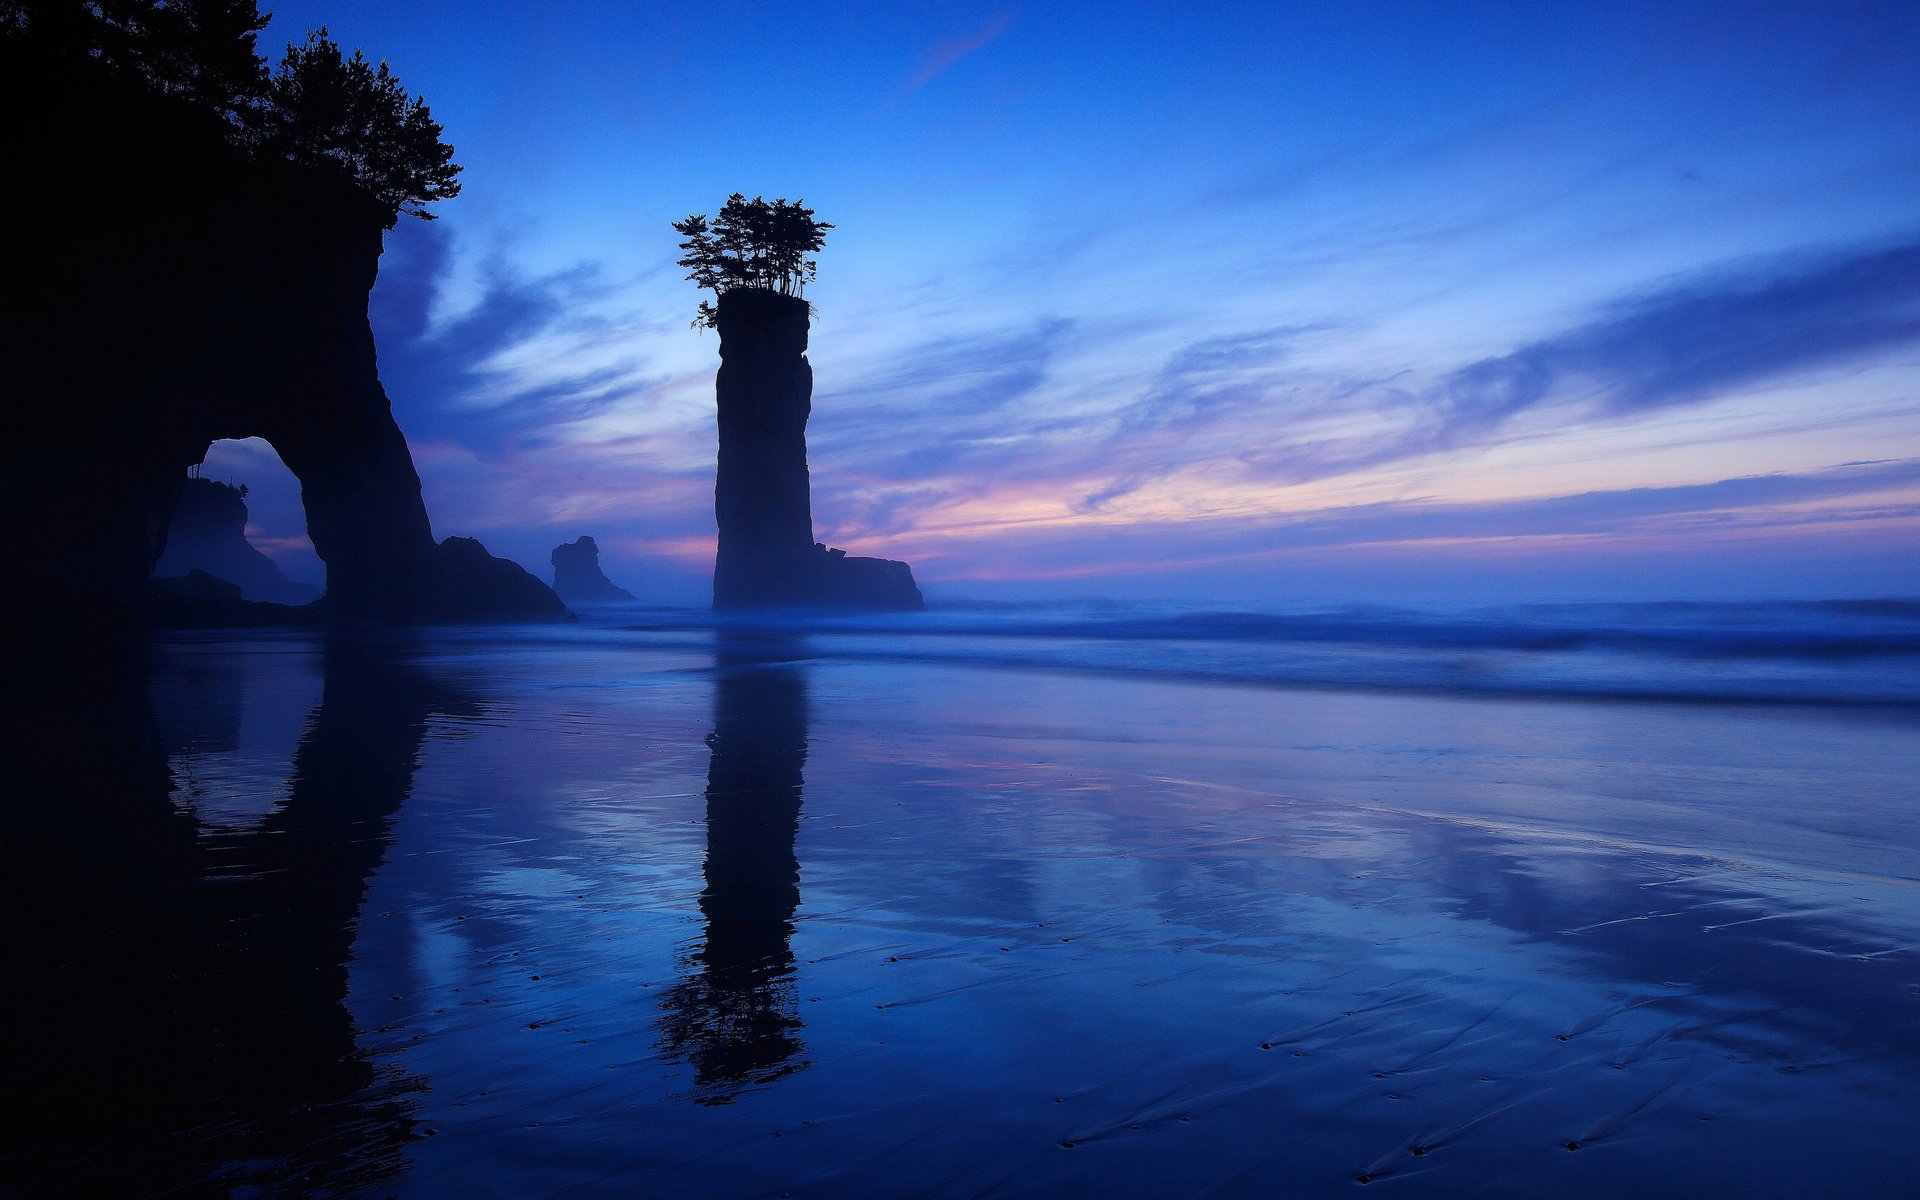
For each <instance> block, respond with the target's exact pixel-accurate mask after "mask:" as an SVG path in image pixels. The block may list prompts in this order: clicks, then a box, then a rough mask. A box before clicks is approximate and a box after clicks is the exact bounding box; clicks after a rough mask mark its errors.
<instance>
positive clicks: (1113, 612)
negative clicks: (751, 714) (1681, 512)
mask: <svg viewBox="0 0 1920 1200" xmlns="http://www.w3.org/2000/svg"><path fill="white" fill-rule="evenodd" d="M586 620H587V622H588V623H590V624H592V625H594V626H605V627H610V628H613V629H623V630H626V631H630V632H633V633H636V634H640V635H645V636H649V637H653V636H662V635H665V636H675V635H687V636H693V637H700V636H704V635H705V633H706V631H709V630H712V629H730V628H731V629H764V630H780V629H792V630H805V631H806V632H807V633H808V636H809V645H810V646H811V647H812V649H813V652H814V653H818V654H822V655H826V656H830V657H837V658H871V659H879V660H887V659H900V660H908V659H921V660H930V661H953V662H971V663H976V664H980V665H1003V666H1023V665H1024V666H1044V667H1048V668H1054V669H1073V670H1084V671H1095V672H1110V673H1119V674H1130V675H1147V676H1159V677H1164V678H1185V679H1195V680H1211V681H1218V682H1234V683H1247V684H1268V685H1275V686H1316V687H1344V688H1369V689H1386V690H1422V691H1440V692H1461V693H1485V694H1512V695H1564V696H1588V697H1612V698H1621V699H1634V698H1640V699H1668V700H1701V701H1729V702H1740V703H1813V704H1841V705H1875V706H1882V705H1885V706H1895V707H1905V706H1912V705H1915V704H1920V601H1911V600H1836V601H1817V602H1773V603H1760V602H1754V603H1731V602H1711V603H1708V602H1685V601H1672V602H1664V603H1605V604H1574V603H1562V604H1526V605H1508V606H1490V605H1457V606H1451V607H1427V608H1411V607H1388V606H1350V607H1338V608H1326V607H1300V608H1295V609H1274V610H1267V611H1259V610H1246V609H1222V608H1214V607H1209V606H1204V605H1197V604H1180V603H1170V602H1161V603H1147V602H1132V603H1123V602H1109V601H1088V602H1080V603H1029V604H1012V603H1009V604H972V605H960V606H947V607H944V608H940V609H937V610H935V611H932V612H928V613H924V614H905V615H874V614H858V615H845V616H838V617H831V616H829V617H822V616H820V615H819V614H798V613H795V614H787V615H785V616H782V615H781V614H777V613H775V614H764V613H763V614H757V615H753V616H746V617H741V616H735V617H723V616H715V615H713V614H709V613H705V612H688V611H672V610H648V609H644V608H639V607H634V608H623V607H609V608H599V609H591V610H588V611H587V615H586Z"/></svg>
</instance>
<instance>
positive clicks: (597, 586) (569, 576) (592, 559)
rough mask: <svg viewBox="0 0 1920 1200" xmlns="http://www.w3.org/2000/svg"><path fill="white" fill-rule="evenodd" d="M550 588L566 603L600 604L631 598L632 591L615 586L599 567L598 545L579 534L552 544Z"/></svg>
mask: <svg viewBox="0 0 1920 1200" xmlns="http://www.w3.org/2000/svg"><path fill="white" fill-rule="evenodd" d="M552 562H553V590H554V592H555V593H556V594H557V595H558V596H559V597H560V599H562V600H564V601H566V602H567V603H568V604H599V603H605V602H607V601H610V600H631V599H633V593H632V592H629V591H628V590H627V589H625V588H623V587H615V586H614V583H613V580H611V579H608V578H607V576H606V573H605V572H604V571H602V570H601V569H600V547H599V545H598V543H596V542H595V541H594V540H593V539H592V538H590V537H588V536H587V535H586V534H581V535H580V536H579V537H578V538H577V539H575V540H574V541H571V542H568V543H566V544H565V545H563V546H555V547H554V548H553V557H552Z"/></svg>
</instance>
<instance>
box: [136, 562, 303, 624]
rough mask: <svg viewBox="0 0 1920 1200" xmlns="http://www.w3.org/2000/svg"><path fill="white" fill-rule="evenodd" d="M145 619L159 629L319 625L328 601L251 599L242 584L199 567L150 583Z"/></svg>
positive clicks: (159, 578) (156, 579)
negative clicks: (245, 595) (243, 590)
mask: <svg viewBox="0 0 1920 1200" xmlns="http://www.w3.org/2000/svg"><path fill="white" fill-rule="evenodd" d="M148 593H149V594H148V602H147V606H146V620H147V622H148V624H150V625H151V626H153V627H154V628H156V629H229V628H236V627H253V626H259V625H317V624H319V623H320V622H321V621H323V620H324V619H325V609H326V603H325V601H321V602H319V603H314V604H275V603H273V602H272V601H267V600H248V599H245V598H243V597H242V596H241V594H240V585H239V584H237V583H230V582H228V581H227V580H225V579H220V578H216V577H215V576H212V575H209V574H207V573H206V572H205V571H201V570H198V569H195V570H192V571H188V572H187V573H186V574H185V575H174V576H164V577H158V578H155V579H154V580H152V582H151V583H150V584H149V585H148Z"/></svg>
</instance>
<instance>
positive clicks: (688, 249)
mask: <svg viewBox="0 0 1920 1200" xmlns="http://www.w3.org/2000/svg"><path fill="white" fill-rule="evenodd" d="M832 228H833V226H832V225H830V224H828V223H827V222H825V221H816V220H814V218H813V210H812V209H810V208H808V207H807V206H806V204H805V203H804V202H802V201H799V200H793V201H788V200H784V199H781V200H775V201H773V202H771V203H768V201H767V200H766V199H765V198H764V197H761V196H755V197H754V198H753V199H751V200H749V199H747V198H746V197H745V196H743V195H741V194H740V193H739V192H735V193H734V194H733V195H731V196H729V197H727V202H726V204H724V205H722V206H721V208H720V213H719V215H718V216H716V217H714V218H713V220H712V221H709V220H708V219H707V215H706V214H705V213H696V214H694V215H692V216H690V217H688V218H686V219H685V220H684V221H675V222H674V223H673V229H674V232H675V233H678V234H680V235H681V237H683V238H685V239H686V240H685V241H683V242H681V243H680V249H681V250H682V251H683V254H682V257H681V258H680V259H679V260H678V263H677V265H679V266H682V267H685V268H687V278H688V279H690V280H692V281H693V283H694V284H695V285H696V286H698V287H702V288H706V289H708V290H710V291H712V292H713V294H714V297H715V298H716V299H718V298H719V297H720V296H723V295H725V294H726V293H727V292H730V291H732V290H734V289H735V288H761V289H763V290H766V291H770V292H778V293H779V294H780V295H783V296H798V295H801V294H803V293H804V292H805V290H806V285H807V283H808V282H809V281H811V280H812V279H813V275H814V270H815V268H817V267H818V266H819V263H818V262H817V261H816V260H814V259H812V258H809V257H807V256H808V255H810V254H814V253H816V252H818V251H819V249H820V247H821V246H822V245H823V244H825V242H826V239H827V230H829V229H832ZM714 317H715V309H714V307H713V305H712V304H711V303H709V302H707V301H705V300H703V301H701V302H700V309H699V315H698V316H696V317H695V318H694V322H693V323H694V324H695V325H707V326H711V325H712V324H713V322H714Z"/></svg>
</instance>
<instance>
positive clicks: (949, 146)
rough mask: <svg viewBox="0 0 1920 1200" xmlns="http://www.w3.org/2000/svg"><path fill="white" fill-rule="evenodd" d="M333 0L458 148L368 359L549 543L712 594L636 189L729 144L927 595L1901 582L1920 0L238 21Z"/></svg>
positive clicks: (517, 12) (649, 586) (712, 162)
mask: <svg viewBox="0 0 1920 1200" xmlns="http://www.w3.org/2000/svg"><path fill="white" fill-rule="evenodd" d="M323 22H324V23H326V24H327V25H329V26H330V28H331V30H332V32H333V34H334V36H335V37H336V38H337V39H338V40H340V41H341V42H342V44H343V45H347V46H361V47H364V48H365V49H366V50H367V52H368V53H369V55H371V56H373V57H376V58H378V57H385V58H386V59H388V60H389V61H390V62H391V63H392V65H393V68H394V69H395V71H396V72H397V73H398V74H399V76H400V78H401V79H402V80H403V81H404V82H405V83H406V84H407V86H408V87H409V88H410V89H412V90H414V91H416V92H419V93H422V94H424V95H425V96H426V98H427V100H428V102H429V103H430V104H431V105H432V107H433V111H434V114H435V116H436V117H437V118H438V119H439V120H440V121H441V122H442V123H443V124H444V125H445V126H446V128H447V136H448V139H449V140H450V141H451V142H452V143H453V144H454V145H455V147H456V148H457V150H458V158H459V161H461V162H462V163H463V164H464V165H465V167H466V173H465V174H464V175H463V176H462V179H463V182H464V184H465V192H464V193H463V195H462V196H460V197H459V198H458V199H457V200H454V201H451V202H448V203H446V204H443V205H440V206H439V207H438V211H439V213H440V215H441V217H442V219H441V220H439V221H435V222H431V223H425V222H418V221H406V222H404V223H403V224H402V225H401V226H400V227H399V228H398V229H396V230H395V231H394V232H393V233H392V234H391V235H389V239H388V251H387V257H386V261H385V264H384V267H383V270H382V276H381V282H380V284H379V286H378V288H377V289H376V294H375V304H374V313H373V316H374V324H375V331H376V336H377V338H378V340H379V346H380V356H381V367H382V375H383V378H384V380H385V382H386V385H387V389H388V392H389V393H390V395H391V396H392V398H393V403H394V410H395V413H396V415H397V416H398V418H399V420H400V423H401V426H402V428H403V429H404V430H405V431H406V433H407V435H408V438H409V441H410V442H411V443H412V445H413V447H414V452H415V456H416V459H417V461H418V465H419V467H420V471H421V475H422V478H423V480H424V482H425V486H426V491H427V498H428V505H429V511H430V512H431V513H432V515H433V519H434V524H435V529H436V532H437V533H439V534H440V535H442V536H444V535H446V534H450V533H460V534H469V535H474V536H478V537H480V538H481V539H482V540H483V541H485V542H486V543H487V544H488V546H489V547H491V548H492V549H494V551H495V552H496V553H504V554H507V555H509V556H512V557H515V558H518V559H519V560H520V561H522V562H523V563H525V564H526V565H528V566H529V567H530V568H533V569H534V570H536V571H537V572H540V573H544V572H545V571H546V555H547V552H548V551H549V550H550V549H551V548H552V547H553V546H554V545H556V544H558V543H559V542H561V541H565V540H571V539H572V538H573V537H575V536H578V535H579V534H582V533H591V534H593V535H594V536H595V537H596V538H597V539H598V540H599V541H600V543H601V545H602V549H603V557H604V560H605V563H606V566H607V568H608V571H609V574H611V575H612V576H613V577H614V578H615V580H616V581H617V582H620V583H622V584H623V585H625V586H627V587H629V588H631V589H632V590H634V591H635V592H636V593H637V594H639V595H641V596H642V597H643V598H647V599H656V600H661V601H668V602H683V601H698V600H699V599H700V598H701V596H702V595H703V594H704V592H705V588H706V583H707V578H708V573H709V571H710V568H711V558H712V537H713V523H712V508H711V505H712V469H713V443H714V430H713V412H712V405H713V399H712V373H713V370H714V367H715V366H716V364H717V356H716V353H715V349H716V342H715V339H714V336H713V335H712V334H711V333H705V334H701V333H696V332H695V331H693V330H692V329H690V328H689V327H688V322H689V320H690V318H691V315H692V311H693V308H694V306H695V304H696V303H697V302H698V299H699V296H698V295H697V294H696V293H695V292H694V290H693V288H692V285H691V284H688V283H685V282H684V281H683V280H682V279H681V278H680V275H681V272H680V271H679V270H677V269H676V268H674V267H673V265H672V260H673V258H674V257H675V256H676V250H675V241H676V235H674V234H673V232H672V230H671V229H670V228H669V222H670V221H672V220H674V219H676V218H678V217H681V216H684V215H686V214H687V213H689V212H696V211H712V210H713V209H714V208H716V207H717V206H718V204H719V203H720V202H721V201H722V200H723V199H724V198H725V196H726V195H727V194H728V193H729V192H732V191H742V192H745V193H746V194H748V195H754V194H762V193H763V194H765V195H767V196H769V197H772V196H786V197H804V198H805V199H806V201H807V202H808V203H809V204H810V205H812V206H813V207H815V208H816V209H817V210H818V212H819V213H820V215H821V217H822V218H823V219H826V220H829V221H832V222H834V223H835V224H836V226H837V228H836V229H835V230H834V231H833V233H832V234H831V235H830V236H829V238H828V242H827V246H826V249H825V251H824V252H823V254H822V256H821V265H820V274H819V279H818V281H817V283H816V284H815V285H814V286H813V287H811V288H810V289H809V293H808V298H809V299H810V300H811V301H812V302H813V304H814V305H815V308H816V317H815V322H814V328H813V345H812V351H811V355H810V357H811V358H812V360H813V363H814V368H815V378H816V385H815V396H814V408H815V412H814V419H813V424H812V427H811V433H812V436H811V445H812V454H811V463H812V468H813V476H814V510H815V522H816V527H817V532H818V535H819V536H820V537H822V538H823V540H826V541H828V542H829V543H831V544H834V545H839V546H843V547H845V548H847V549H849V550H850V551H852V552H854V553H875V554H884V555H887V556H889V557H900V558H906V559H908V560H909V561H912V562H913V563H914V564H915V567H916V571H917V573H918V574H919V575H920V577H921V579H922V582H923V586H924V587H925V588H926V590H927V592H928V593H929V595H930V597H932V598H933V599H935V600H936V601H937V600H938V599H940V598H941V597H946V596H952V597H958V596H1017V595H1061V594H1064V595H1140V596H1149V595H1164V596H1183V597H1193V598H1219V599H1234V600H1274V601H1284V600H1294V599H1343V598H1351V599H1368V600H1395V599H1399V600H1418V599H1421V598H1486V599H1501V598H1517V597H1535V596H1543V597H1556V598H1578V597H1586V596H1701V597H1713V596H1776V595H1777V596H1822V595H1849V594H1853V595H1857V594H1874V595H1893V594H1906V595H1910V594H1916V593H1920V554H1917V553H1916V552H1915V551H1916V548H1920V203H1916V197H1920V106H1916V104H1915V103H1914V99H1913V97H1914V95H1915V94H1916V93H1917V92H1920V87H1917V86H1916V85H1920V10H1915V9H1913V7H1912V6H1911V5H1907V4H1866V5H1858V6H1850V5H1845V4H1832V3H1829V4H1816V5H1787V6H1772V5H1764V4H1739V5H1734V4H1724V5H1720V4H1716V5H1699V4H1687V3H1661V4H1648V5H1634V4H1622V3H1608V4H1592V5H1578V4H1554V5H1521V4H1512V5H1492V4H1488V5H1445V4H1413V3H1395V4H1364V3H1361V4H1343V5H1324V4H1321V5H1305V4H1302V5H1291V4H1278V3H1276V4H1258V5H1245V6H1236V5H1221V6H1214V7H1211V8H1209V9H1208V10H1207V12H1206V13H1205V14H1201V13H1199V11H1198V10H1196V9H1193V8H1192V7H1191V6H1183V5H1172V4H1167V5H1157V4H1156V5H1129V4H1114V3H1107V4H1086V5H1079V4H1024V5H992V4H989V5H970V4H939V5H934V4H926V5H907V4H897V3H896V4H853V3H849V4H827V5H793V4H767V5H756V4H729V5H717V6H714V7H712V8H710V9H705V10H694V9H691V8H689V7H687V6H683V5H671V6H669V5H657V6H656V5H650V4H639V3H632V4H565V3H559V4H556V3H543V4H533V3H526V4H517V3H468V4H462V5H414V6H399V5H391V4H385V3H345V2H339V0H336V2H331V3H315V4H306V3H301V4H281V5H279V6H277V8H276V10H275V19H274V23H273V26H272V27H271V29H270V31H269V34H268V35H267V39H268V40H267V44H268V45H270V46H271V48H272V53H273V54H274V55H275V56H276V57H277V54H278V51H279V48H280V45H281V44H282V43H284V42H285V41H287V40H289V39H294V38H298V37H300V36H302V34H303V32H304V30H305V29H306V28H307V27H309V26H317V25H319V24H321V23H323ZM258 457H259V453H258V450H257V448H249V447H246V446H232V445H225V446H222V447H220V448H217V451H216V454H215V456H214V457H213V458H212V459H210V460H209V469H210V471H212V472H213V473H216V474H221V475H233V476H235V477H237V478H243V479H245V478H248V477H249V476H253V477H257V478H259V479H262V480H265V479H267V478H268V471H267V469H266V467H265V466H263V465H261V464H260V463H259V462H258V461H257V460H258ZM254 508H255V513H254V516H255V527H256V528H255V533H256V536H257V537H258V539H259V540H260V542H261V543H262V544H263V546H265V547H266V548H267V549H269V550H270V552H274V553H276V554H280V555H281V556H283V558H285V560H286V561H287V562H289V564H290V565H292V567H293V569H294V570H295V571H296V573H297V572H299V571H300V570H301V568H302V565H303V564H305V565H307V566H308V568H309V573H311V565H312V560H311V558H310V551H304V552H303V551H302V549H301V546H300V544H299V532H300V528H299V520H298V513H297V506H296V505H295V504H294V503H293V502H292V501H291V499H290V498H289V497H288V496H287V495H286V494H284V493H281V494H278V495H276V494H275V489H274V487H273V486H272V485H271V482H270V481H269V482H268V483H267V484H266V485H265V486H262V485H261V484H259V483H256V490H255V503H254Z"/></svg>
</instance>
